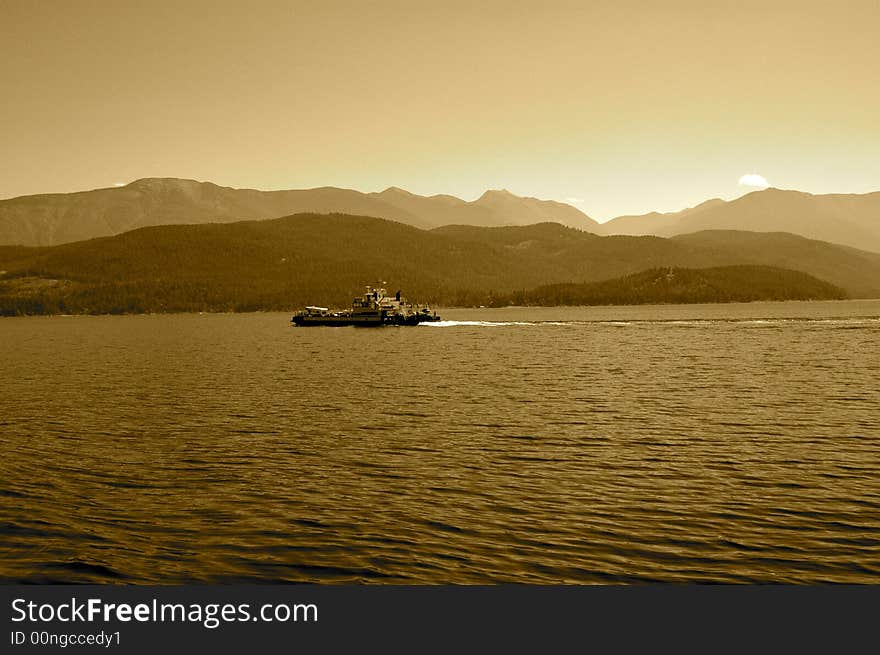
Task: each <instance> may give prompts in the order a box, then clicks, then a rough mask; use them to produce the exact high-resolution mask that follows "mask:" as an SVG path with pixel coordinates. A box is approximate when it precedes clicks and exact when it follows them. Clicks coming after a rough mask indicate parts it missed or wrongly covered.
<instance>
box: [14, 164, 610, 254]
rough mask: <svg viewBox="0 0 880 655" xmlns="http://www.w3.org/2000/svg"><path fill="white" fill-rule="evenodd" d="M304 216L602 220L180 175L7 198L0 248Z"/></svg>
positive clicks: (515, 205)
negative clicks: (227, 183) (263, 187)
mask: <svg viewBox="0 0 880 655" xmlns="http://www.w3.org/2000/svg"><path fill="white" fill-rule="evenodd" d="M302 212H311V213H334V212H335V213H345V214H355V215H362V216H375V217H377V218H386V219H390V220H394V221H397V222H399V223H405V224H407V225H412V226H414V227H418V228H423V229H427V228H432V227H437V226H440V225H446V224H450V223H457V224H462V225H521V224H526V223H535V222H540V221H555V222H559V223H563V224H566V225H569V226H573V227H579V228H580V229H586V230H597V229H598V223H596V222H595V221H593V220H592V219H590V218H589V217H587V216H586V215H584V214H582V213H581V212H580V211H578V210H577V209H575V208H574V207H571V206H570V205H565V204H562V203H557V202H552V201H545V200H537V199H535V198H519V197H517V196H514V195H513V194H510V193H507V192H494V191H489V192H487V193H486V194H484V195H483V197H481V198H480V199H479V200H476V201H474V202H465V201H464V200H461V199H459V198H455V197H453V196H443V195H440V196H431V197H425V196H418V195H415V194H412V193H409V192H407V191H404V190H403V189H398V188H396V187H392V188H389V189H386V190H385V191H383V192H381V193H361V192H359V191H352V190H350V189H337V188H334V187H323V188H317V189H303V190H291V191H257V190H255V189H232V188H229V187H221V186H218V185H216V184H212V183H210V182H196V181H194V180H182V179H177V178H145V179H142V180H137V181H135V182H132V183H131V184H128V185H126V186H123V187H118V188H117V187H114V188H109V189H95V190H94V191H83V192H79V193H56V194H45V195H35V196H21V197H19V198H11V199H9V200H0V244H2V245H26V246H49V245H58V244H62V243H71V242H74V241H82V240H85V239H93V238H95V237H102V236H112V235H114V234H121V233H122V232H127V231H129V230H134V229H137V228H140V227H147V226H152V225H172V224H201V223H228V222H234V221H240V220H247V219H261V218H277V217H281V216H287V215H290V214H295V213H302Z"/></svg>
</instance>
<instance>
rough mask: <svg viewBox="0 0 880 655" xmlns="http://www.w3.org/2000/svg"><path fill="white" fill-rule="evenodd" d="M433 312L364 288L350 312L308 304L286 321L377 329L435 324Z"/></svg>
mask: <svg viewBox="0 0 880 655" xmlns="http://www.w3.org/2000/svg"><path fill="white" fill-rule="evenodd" d="M439 320H440V317H439V316H437V313H436V312H433V311H431V308H430V307H428V306H427V305H416V304H412V303H410V302H408V301H407V300H406V299H405V298H403V297H401V295H400V291H398V292H397V293H396V294H395V295H394V296H388V295H386V291H385V289H384V287H381V286H378V287H372V286H368V287H367V290H366V292H365V293H364V295H362V296H358V297H357V298H355V299H354V300H353V301H352V303H351V309H329V308H327V307H318V306H315V305H310V306H308V307H306V308H305V309H304V310H302V311H299V312H297V313H296V314H294V315H293V317H292V318H291V319H290V321H291V323H293V324H294V325H297V326H309V325H324V326H331V327H344V326H347V325H354V326H361V327H379V326H382V325H418V324H419V323H425V322H433V321H439Z"/></svg>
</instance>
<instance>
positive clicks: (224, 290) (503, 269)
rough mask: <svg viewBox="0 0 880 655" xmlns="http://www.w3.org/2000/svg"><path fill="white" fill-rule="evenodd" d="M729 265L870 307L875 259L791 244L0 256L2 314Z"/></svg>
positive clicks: (394, 243)
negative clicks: (835, 290) (804, 278)
mask: <svg viewBox="0 0 880 655" xmlns="http://www.w3.org/2000/svg"><path fill="white" fill-rule="evenodd" d="M780 253H781V254H780ZM732 265H749V266H772V267H780V268H787V269H793V270H797V271H800V272H802V273H806V274H808V275H813V276H814V277H817V278H820V279H822V280H823V281H825V282H828V283H830V284H832V285H835V286H837V287H840V288H842V289H843V290H844V292H846V293H847V294H849V295H852V296H857V297H868V296H870V297H880V254H874V253H869V252H863V251H858V250H855V249H852V248H847V247H844V246H838V245H834V244H829V243H823V242H818V241H812V240H809V239H805V238H802V237H797V236H794V235H774V234H760V233H754V234H750V233H745V234H742V233H732V234H731V233H720V232H719V233H714V232H709V233H702V234H697V235H688V236H683V237H677V238H674V239H664V238H659V237H630V236H610V237H600V236H596V235H593V234H589V233H587V232H583V231H580V230H575V229H572V228H567V227H565V226H562V225H559V224H555V223H541V224H537V225H531V226H525V227H521V226H514V227H494V228H486V227H473V226H446V227H442V228H438V229H434V230H430V231H427V230H420V229H417V228H414V227H411V226H407V225H403V224H402V223H397V222H394V221H389V220H383V219H377V218H373V217H366V216H348V215H342V214H299V215H294V216H289V217H285V218H280V219H273V220H262V221H244V222H237V223H228V224H219V223H211V224H206V225H170V226H156V227H148V228H141V229H138V230H133V231H131V232H126V233H124V234H121V235H118V236H113V237H103V238H99V239H92V240H88V241H79V242H76V243H68V244H63V245H59V246H53V247H38V248H27V247H0V272H2V273H0V313H6V314H10V313H12V314H15V313H57V312H71V313H113V312H162V311H249V310H260V309H262V310H281V309H285V310H286V309H291V308H294V307H297V306H302V305H306V304H321V305H329V306H338V305H345V304H347V303H348V302H349V301H350V297H351V296H352V295H353V294H355V293H358V292H359V291H360V290H361V288H362V285H364V284H369V283H375V282H376V281H377V280H387V281H388V283H389V284H390V285H391V289H389V290H396V289H398V288H400V289H403V290H404V291H405V292H406V295H408V296H409V297H412V298H418V299H419V300H424V301H429V302H432V303H435V304H437V303H441V304H447V305H449V304H458V305H484V304H490V303H491V302H492V298H498V297H502V296H506V295H509V294H512V293H515V292H518V291H522V290H526V289H532V288H535V287H538V286H541V285H548V284H560V283H576V284H581V283H589V282H597V281H601V280H608V279H611V278H617V277H621V276H626V275H632V274H634V273H639V272H642V271H645V270H647V269H657V268H661V267H664V268H669V267H675V268H708V267H718V266H732ZM819 273H821V275H820V274H819ZM823 275H824V277H823ZM755 279H757V278H755ZM765 282H766V280H765ZM761 284H764V282H762V283H761ZM795 297H796V296H795Z"/></svg>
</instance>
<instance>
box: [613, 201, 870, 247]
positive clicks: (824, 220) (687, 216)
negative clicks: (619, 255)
mask: <svg viewBox="0 0 880 655" xmlns="http://www.w3.org/2000/svg"><path fill="white" fill-rule="evenodd" d="M700 230H748V231H754V232H791V233H792V234H800V235H802V236H805V237H809V238H811V239H820V240H822V241H830V242H832V243H840V244H844V245H848V246H853V247H856V248H862V249H867V250H873V251H875V252H880V192H876V193H865V194H839V193H838V194H827V195H812V194H809V193H803V192H801V191H786V190H782V189H774V188H769V189H764V190H763V191H754V192H752V193H749V194H746V195H744V196H742V197H740V198H737V199H736V200H731V201H729V202H725V201H724V200H720V199H717V198H716V199H713V200H708V201H706V202H704V203H701V204H699V205H697V206H696V207H692V208H690V209H685V210H683V211H680V212H674V213H669V214H658V213H656V212H655V213H651V214H645V215H642V216H621V217H619V218H615V219H612V220H610V221H608V222H607V223H603V224H602V225H601V226H600V229H599V233H601V234H629V235H644V234H652V235H655V236H663V237H668V236H675V235H678V234H687V233H689V232H697V231H700Z"/></svg>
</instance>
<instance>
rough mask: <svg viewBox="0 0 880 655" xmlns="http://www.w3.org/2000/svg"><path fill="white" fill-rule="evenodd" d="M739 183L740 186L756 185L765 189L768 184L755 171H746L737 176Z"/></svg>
mask: <svg viewBox="0 0 880 655" xmlns="http://www.w3.org/2000/svg"><path fill="white" fill-rule="evenodd" d="M739 184H740V186H753V187H758V188H759V189H766V188H767V187H768V186H770V184H769V183H768V182H767V179H766V178H765V177H764V176H763V175H758V174H757V173H746V174H745V175H743V176H742V177H740V178H739Z"/></svg>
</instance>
